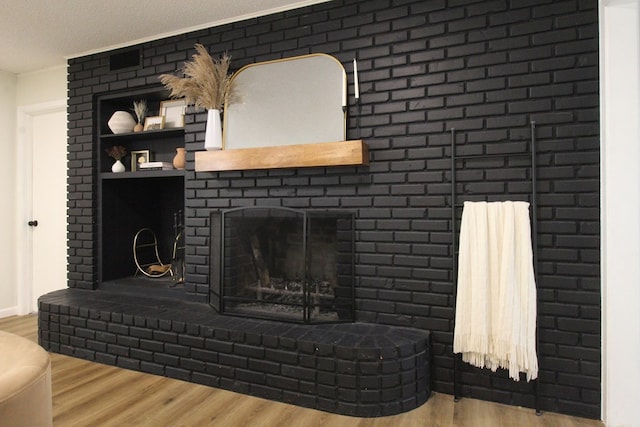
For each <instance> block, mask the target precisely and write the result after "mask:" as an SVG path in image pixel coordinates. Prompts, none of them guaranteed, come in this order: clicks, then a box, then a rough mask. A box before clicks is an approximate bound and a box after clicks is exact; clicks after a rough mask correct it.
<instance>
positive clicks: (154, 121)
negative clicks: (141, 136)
mask: <svg viewBox="0 0 640 427" xmlns="http://www.w3.org/2000/svg"><path fill="white" fill-rule="evenodd" d="M160 129H164V116H150V117H147V118H145V119H144V128H143V130H160Z"/></svg>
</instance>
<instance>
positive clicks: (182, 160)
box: [173, 147, 187, 169]
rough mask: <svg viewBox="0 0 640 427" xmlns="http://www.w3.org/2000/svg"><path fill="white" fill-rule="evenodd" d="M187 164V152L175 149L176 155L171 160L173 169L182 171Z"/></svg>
mask: <svg viewBox="0 0 640 427" xmlns="http://www.w3.org/2000/svg"><path fill="white" fill-rule="evenodd" d="M186 162H187V151H186V150H185V149H184V148H182V147H178V148H176V155H175V157H174V158H173V167H174V168H176V169H184V167H185V164H186Z"/></svg>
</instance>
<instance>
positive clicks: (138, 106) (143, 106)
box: [133, 99, 147, 132]
mask: <svg viewBox="0 0 640 427" xmlns="http://www.w3.org/2000/svg"><path fill="white" fill-rule="evenodd" d="M133 112H134V113H136V117H137V118H138V123H136V125H135V126H134V127H133V131H134V132H142V130H143V129H144V118H145V117H146V116H147V100H146V99H141V100H139V101H133Z"/></svg>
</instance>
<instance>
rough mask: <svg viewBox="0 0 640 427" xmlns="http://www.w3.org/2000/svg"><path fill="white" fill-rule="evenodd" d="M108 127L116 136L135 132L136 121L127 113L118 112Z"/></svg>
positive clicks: (112, 117) (108, 123)
mask: <svg viewBox="0 0 640 427" xmlns="http://www.w3.org/2000/svg"><path fill="white" fill-rule="evenodd" d="M107 125H108V126H109V129H111V132H113V133H115V134H118V133H128V132H133V127H134V126H135V125H136V121H135V119H134V118H133V116H132V115H131V114H129V113H128V112H127V111H116V112H115V113H113V115H112V116H111V118H110V119H109V121H108V122H107Z"/></svg>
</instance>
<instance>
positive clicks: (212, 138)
mask: <svg viewBox="0 0 640 427" xmlns="http://www.w3.org/2000/svg"><path fill="white" fill-rule="evenodd" d="M204 149H205V150H222V122H221V120H220V110H218V109H215V108H212V109H210V110H208V111H207V128H206V131H205V134H204Z"/></svg>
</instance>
